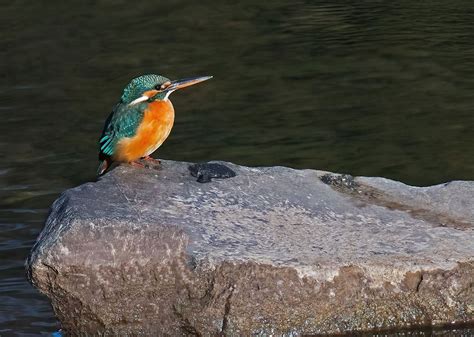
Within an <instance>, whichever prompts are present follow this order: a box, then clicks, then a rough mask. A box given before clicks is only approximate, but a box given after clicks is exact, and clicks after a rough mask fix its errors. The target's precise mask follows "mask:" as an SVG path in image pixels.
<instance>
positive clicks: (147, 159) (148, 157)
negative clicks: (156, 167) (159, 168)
mask: <svg viewBox="0 0 474 337" xmlns="http://www.w3.org/2000/svg"><path fill="white" fill-rule="evenodd" d="M142 159H143V160H146V161H151V162H157V163H158V164H160V163H161V162H160V160H159V159H155V158H153V157H150V156H145V157H143V158H142Z"/></svg>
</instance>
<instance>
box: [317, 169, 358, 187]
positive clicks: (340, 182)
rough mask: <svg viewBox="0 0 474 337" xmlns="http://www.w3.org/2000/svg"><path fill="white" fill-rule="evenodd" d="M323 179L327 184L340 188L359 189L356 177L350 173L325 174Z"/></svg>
mask: <svg viewBox="0 0 474 337" xmlns="http://www.w3.org/2000/svg"><path fill="white" fill-rule="evenodd" d="M320 179H321V181H322V182H323V183H325V184H326V185H331V186H334V187H339V188H347V189H350V190H355V189H357V183H356V182H355V181H354V177H353V176H351V175H350V174H329V173H328V174H325V175H323V176H322V177H321V178H320Z"/></svg>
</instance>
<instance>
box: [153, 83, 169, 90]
mask: <svg viewBox="0 0 474 337" xmlns="http://www.w3.org/2000/svg"><path fill="white" fill-rule="evenodd" d="M170 85H171V82H170V81H167V82H165V83H163V84H158V85H157V86H156V87H155V88H156V90H165V89H166V88H168V87H169V86H170Z"/></svg>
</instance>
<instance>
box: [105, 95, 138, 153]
mask: <svg viewBox="0 0 474 337" xmlns="http://www.w3.org/2000/svg"><path fill="white" fill-rule="evenodd" d="M143 115H144V106H143V105H142V104H137V105H136V106H132V107H130V106H128V105H124V104H122V103H119V104H117V105H116V106H115V108H114V109H113V110H112V113H111V114H110V115H109V117H108V118H107V120H106V121H105V125H104V130H103V131H102V135H101V136H100V139H99V159H104V158H107V157H111V156H112V155H113V154H114V152H115V147H116V145H117V143H118V141H119V140H120V139H122V138H124V137H133V136H134V135H135V133H136V131H137V129H138V126H139V125H140V123H141V121H142V119H143Z"/></svg>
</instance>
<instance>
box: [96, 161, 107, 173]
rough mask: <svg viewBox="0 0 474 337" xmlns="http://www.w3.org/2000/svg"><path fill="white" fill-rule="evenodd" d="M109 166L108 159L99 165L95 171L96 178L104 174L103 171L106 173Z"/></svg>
mask: <svg viewBox="0 0 474 337" xmlns="http://www.w3.org/2000/svg"><path fill="white" fill-rule="evenodd" d="M109 166H110V160H109V159H104V160H103V161H102V162H101V163H100V165H99V168H98V169H97V175H98V176H101V175H103V174H104V173H105V171H107V169H108V168H109Z"/></svg>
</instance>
